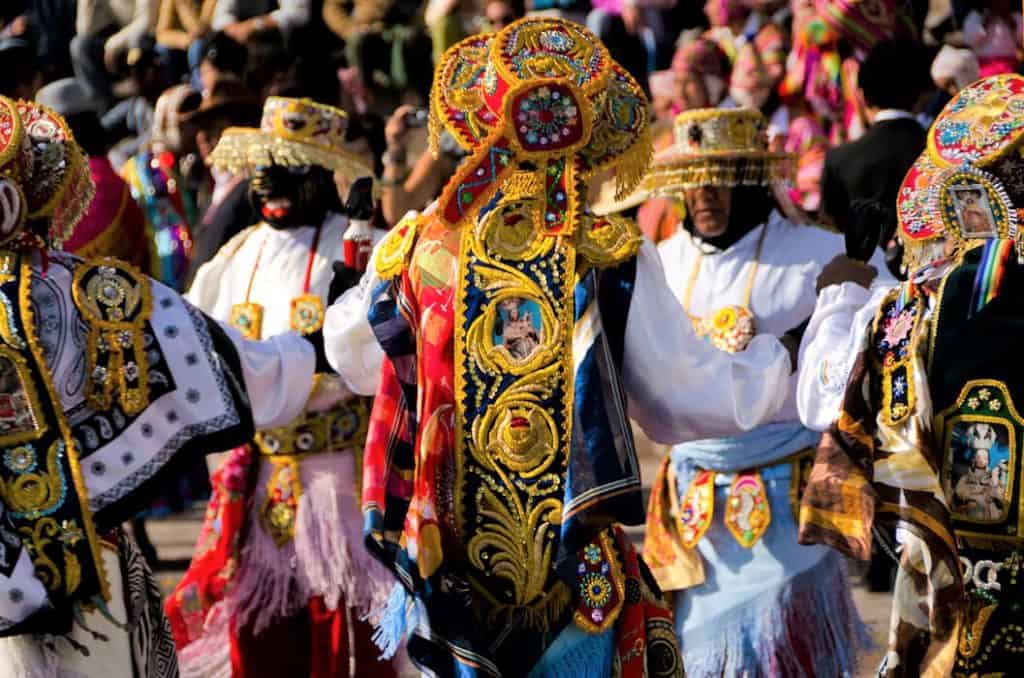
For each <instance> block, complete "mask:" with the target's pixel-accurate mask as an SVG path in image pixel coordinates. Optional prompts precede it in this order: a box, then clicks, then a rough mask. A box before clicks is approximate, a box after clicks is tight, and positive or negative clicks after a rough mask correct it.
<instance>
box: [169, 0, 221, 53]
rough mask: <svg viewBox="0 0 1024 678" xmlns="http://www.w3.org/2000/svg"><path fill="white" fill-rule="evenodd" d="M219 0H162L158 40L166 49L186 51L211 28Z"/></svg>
mask: <svg viewBox="0 0 1024 678" xmlns="http://www.w3.org/2000/svg"><path fill="white" fill-rule="evenodd" d="M216 7H217V0H161V1H160V16H159V17H158V18H157V22H156V42H157V44H158V45H160V46H161V47H163V48H165V49H169V50H174V51H176V52H186V51H187V50H188V49H189V48H190V47H191V46H192V43H194V42H196V41H197V40H198V39H199V38H200V37H201V36H202V35H204V34H205V33H206V32H207V31H209V30H210V24H211V23H213V10H214V9H216Z"/></svg>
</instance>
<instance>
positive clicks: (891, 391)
mask: <svg viewBox="0 0 1024 678" xmlns="http://www.w3.org/2000/svg"><path fill="white" fill-rule="evenodd" d="M925 306H926V300H925V298H924V297H923V296H922V295H921V294H918V293H917V291H916V289H915V288H914V287H913V286H912V285H911V284H910V283H904V284H903V285H901V286H900V287H898V288H896V289H894V290H893V291H892V292H890V293H889V295H888V296H887V297H886V298H885V300H884V301H883V302H882V307H881V310H880V311H879V312H878V314H877V315H876V316H875V323H874V328H873V331H872V337H873V340H872V347H873V351H872V354H873V357H874V359H875V361H876V363H877V366H878V371H879V373H881V375H882V384H881V390H882V392H881V398H882V408H881V412H880V414H879V416H881V417H882V421H883V422H885V423H886V424H887V425H889V426H898V425H899V424H901V423H902V422H904V421H906V419H907V417H909V416H910V413H911V411H913V409H914V397H915V394H914V379H913V375H912V374H911V363H912V360H913V356H914V350H915V348H916V345H917V338H918V330H919V328H920V325H921V318H922V317H923V316H924V311H925Z"/></svg>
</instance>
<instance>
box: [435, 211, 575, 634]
mask: <svg viewBox="0 0 1024 678" xmlns="http://www.w3.org/2000/svg"><path fill="white" fill-rule="evenodd" d="M536 205H537V203H536V202H532V201H531V202H525V203H524V202H519V201H510V202H508V203H502V204H500V205H499V206H498V207H496V208H495V209H494V210H492V211H491V212H490V213H488V214H487V215H485V216H484V217H483V218H482V219H481V220H480V221H481V223H480V224H479V225H478V226H475V227H474V226H466V227H464V228H463V232H462V253H461V256H460V259H459V262H460V275H459V288H458V291H457V296H456V312H455V317H456V320H455V322H456V337H455V350H456V355H457V356H463V357H462V358H457V363H456V365H457V366H456V371H455V377H456V380H455V381H456V383H455V386H456V403H458V405H457V416H456V421H458V422H459V425H458V427H457V436H456V488H455V492H456V502H455V517H456V528H457V529H458V530H459V532H460V533H461V534H462V535H463V539H464V540H465V542H466V543H467V552H468V557H469V562H470V564H471V565H472V567H473V569H474V572H473V573H472V574H470V580H471V582H472V584H473V586H474V588H476V589H478V590H480V589H483V590H488V591H490V593H489V594H488V596H487V598H489V599H490V600H491V601H492V602H493V605H492V609H491V610H490V611H489V612H488V615H487V616H488V618H489V619H494V618H495V617H496V616H497V615H500V614H503V613H508V614H513V613H514V614H516V615H520V616H521V617H522V618H523V619H525V620H526V622H527V623H528V624H530V625H531V626H534V627H536V628H540V629H543V628H548V626H549V624H550V623H552V622H553V621H554V620H555V619H557V618H558V617H559V616H560V615H561V614H562V612H564V607H565V605H564V604H559V605H555V604H553V603H555V602H559V603H562V602H564V603H565V604H567V603H568V600H569V598H568V596H555V597H554V598H552V596H553V595H554V590H553V589H552V588H551V587H552V584H553V578H552V574H553V572H552V570H553V564H554V549H555V544H556V543H557V536H558V533H557V530H558V525H560V523H561V520H562V495H563V487H562V479H563V478H564V477H565V473H566V464H567V460H568V449H569V443H570V436H571V425H570V424H571V421H572V419H571V417H572V411H571V408H572V327H573V323H572V313H573V307H572V292H573V286H574V282H575V271H574V268H575V266H574V265H575V251H574V248H573V247H572V245H571V244H570V242H569V241H568V239H565V238H549V237H545V236H544V235H542V234H541V233H540V232H539V231H536V230H534V229H532V228H530V229H528V231H529V234H530V235H532V237H530V236H527V230H526V229H523V230H519V229H516V228H513V229H512V230H511V232H510V234H509V235H508V236H507V237H502V236H501V235H499V233H497V232H496V231H495V229H502V226H503V224H505V223H507V222H508V223H512V224H513V225H514V224H516V223H518V222H519V221H520V220H522V221H524V222H525V223H527V224H532V223H533V215H532V214H530V213H529V210H530V209H531V208H533V207H536ZM524 236H526V240H525V241H524V240H523V237H524ZM470 294H473V295H474V297H475V298H476V299H478V300H479V301H480V302H481V304H480V305H478V306H475V308H476V309H477V310H476V312H475V314H474V315H469V310H468V309H469V307H468V306H467V301H468V297H469V295H470ZM507 380H510V381H507Z"/></svg>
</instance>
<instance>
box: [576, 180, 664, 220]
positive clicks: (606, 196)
mask: <svg viewBox="0 0 1024 678" xmlns="http://www.w3.org/2000/svg"><path fill="white" fill-rule="evenodd" d="M615 195H616V187H615V182H614V181H606V182H605V183H604V184H602V185H601V191H600V193H598V196H597V199H596V200H594V202H592V203H591V205H590V211H591V212H593V213H594V216H598V217H606V216H608V215H610V214H619V213H620V212H625V211H626V210H628V209H632V208H634V207H636V206H637V205H642V204H644V203H645V202H647V200H648V199H649V198H650V197H651V195H650V193H648V191H647V189H646V188H645V187H644V186H637V187H636V188H635V189H633V190H632V191H630V192H629V193H628V194H626V195H625V196H623V197H622V198H616V197H615Z"/></svg>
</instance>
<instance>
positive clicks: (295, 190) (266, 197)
mask: <svg viewBox="0 0 1024 678" xmlns="http://www.w3.org/2000/svg"><path fill="white" fill-rule="evenodd" d="M249 198H250V200H252V204H253V206H254V207H255V208H256V211H257V212H258V213H259V214H260V216H261V217H262V218H263V220H264V221H266V222H267V223H268V224H270V225H271V226H273V227H274V228H297V227H299V226H314V225H317V224H321V223H323V221H324V218H325V217H326V216H327V213H328V212H341V201H340V200H339V198H338V190H337V187H336V186H335V184H334V175H333V174H332V173H331V172H330V171H329V170H326V169H324V168H323V167H315V166H309V165H306V166H301V167H285V166H283V165H269V166H266V167H257V168H256V171H255V172H254V173H253V177H252V182H251V183H250V185H249Z"/></svg>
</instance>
